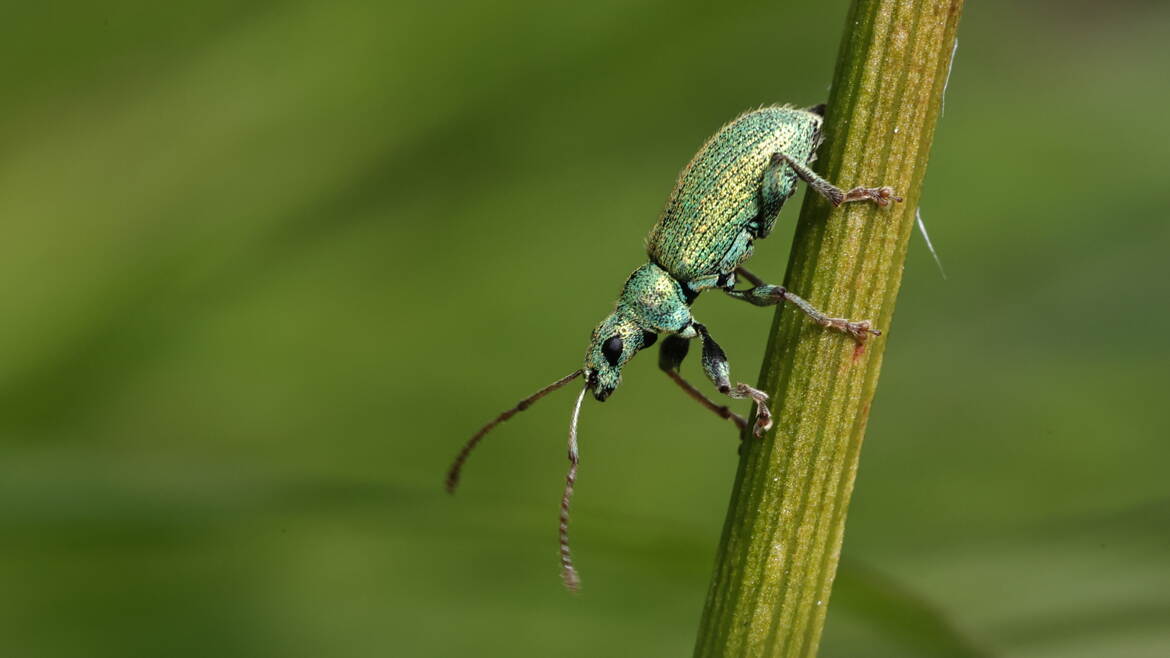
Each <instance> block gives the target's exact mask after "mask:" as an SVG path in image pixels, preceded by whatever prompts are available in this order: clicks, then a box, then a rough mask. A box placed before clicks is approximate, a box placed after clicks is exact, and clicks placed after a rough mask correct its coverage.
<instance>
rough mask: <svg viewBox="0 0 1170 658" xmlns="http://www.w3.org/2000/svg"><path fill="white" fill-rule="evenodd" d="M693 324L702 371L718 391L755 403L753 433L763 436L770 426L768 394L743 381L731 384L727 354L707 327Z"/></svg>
mask: <svg viewBox="0 0 1170 658" xmlns="http://www.w3.org/2000/svg"><path fill="white" fill-rule="evenodd" d="M691 326H693V327H694V328H695V329H696V330H697V331H698V332H699V335H700V336H701V337H702V338H703V371H704V372H706V373H707V378H708V379H710V380H711V383H712V384H715V388H718V389H719V392H720V393H722V394H724V395H727V396H729V397H733V398H736V399H738V400H745V399H749V398H750V399H751V400H752V401H754V402H755V403H756V426H755V428H754V430H753V433H754V434H755V435H756V436H757V437H760V436H763V435H764V432H767V431H768V430H769V429H771V427H772V412H771V411H769V410H768V394H767V393H765V392H763V391H761V390H758V389H755V388H752V387H751V386H748V385H747V384H744V383H742V382H741V383H738V384H736V385H735V386H732V385H731V367H730V366H729V365H727V355H726V354H724V353H723V348H722V347H719V343H716V342H715V339H713V338H711V334H709V333H707V327H704V326H703V325H701V324H699V323H698V322H692V323H691Z"/></svg>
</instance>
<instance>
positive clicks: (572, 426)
mask: <svg viewBox="0 0 1170 658" xmlns="http://www.w3.org/2000/svg"><path fill="white" fill-rule="evenodd" d="M588 390H589V385H588V384H586V385H585V388H582V389H581V394H580V395H578V396H577V404H576V405H574V406H573V418H572V420H570V421H569V472H568V474H566V475H565V493H564V494H562V495H561V577H562V578H564V579H565V587H568V588H569V591H572V592H576V591H577V590H579V589H581V577H580V576H578V575H577V570H576V569H575V568H573V556H572V555H571V554H570V553H569V499H570V498H572V497H573V485H575V484H576V483H577V464H579V463H580V462H581V457H580V455H579V454H578V452H577V419H578V418H580V417H581V401H582V400H584V399H585V392H586V391H588Z"/></svg>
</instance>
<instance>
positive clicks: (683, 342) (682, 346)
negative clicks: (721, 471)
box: [658, 334, 747, 435]
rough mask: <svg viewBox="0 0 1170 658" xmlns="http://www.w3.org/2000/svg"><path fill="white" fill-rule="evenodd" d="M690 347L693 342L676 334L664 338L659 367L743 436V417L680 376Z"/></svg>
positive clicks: (660, 350)
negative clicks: (713, 400) (712, 399)
mask: <svg viewBox="0 0 1170 658" xmlns="http://www.w3.org/2000/svg"><path fill="white" fill-rule="evenodd" d="M690 345H691V342H690V341H689V340H687V339H686V338H683V337H682V336H678V335H675V334H671V335H669V336H667V337H666V338H664V339H663V341H662V345H661V346H660V347H659V348H658V367H659V368H661V369H662V372H665V373H666V375H667V376H668V377H670V378H671V379H672V380H673V381H674V383H676V384H678V385H679V387H680V388H682V390H683V391H684V392H685V393H686V394H687V395H689V396H691V398H692V399H694V400H695V401H696V402H698V403H699V404H701V405H703V406H704V407H706V408H708V409H710V410H711V411H712V412H714V413H715V415H716V416H719V417H720V418H726V419H728V420H730V421H731V422H733V423H735V426H736V427H738V428H739V432H740V434H741V435H742V434H743V431H744V430H745V429H746V428H747V421H746V420H744V417H743V416H740V415H739V414H737V413H735V412H734V411H732V410H731V409H728V408H727V406H726V405H720V404H715V403H714V402H712V401H711V400H710V399H709V398H708V397H707V396H706V395H703V393H702V392H701V391H700V390H699V389H697V388H695V387H694V386H692V385H691V383H690V382H688V381H687V380H685V379H683V378H682V375H680V374H679V372H678V369H679V366H681V365H682V362H683V359H685V358H686V356H687V351H688V350H689V349H690Z"/></svg>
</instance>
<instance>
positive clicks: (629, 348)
mask: <svg viewBox="0 0 1170 658" xmlns="http://www.w3.org/2000/svg"><path fill="white" fill-rule="evenodd" d="M657 338H658V335H657V334H656V333H653V332H650V331H645V330H643V329H642V327H641V325H639V324H638V322H637V321H635V320H634V319H633V318H631V317H629V316H627V315H625V314H624V313H621V312H620V311H614V312H613V313H611V314H610V315H609V317H607V318H605V319H604V320H602V322H601V324H599V325H597V328H596V329H594V330H593V339H592V340H591V341H590V342H589V351H588V352H586V353H585V381H586V385H587V386H588V387H589V390H591V391H593V397H595V398H597V401H598V402H605V399H606V398H608V397H609V396H610V394H611V393H613V392H614V389H616V388H617V387H618V384H621V383H622V366H624V365H626V362H627V361H629V360H630V359H632V358H634V355H635V354H637V352H638V350H640V349H642V348H644V347H649V346H650V344H651V343H653V342H654V341H655V340H656V339H657Z"/></svg>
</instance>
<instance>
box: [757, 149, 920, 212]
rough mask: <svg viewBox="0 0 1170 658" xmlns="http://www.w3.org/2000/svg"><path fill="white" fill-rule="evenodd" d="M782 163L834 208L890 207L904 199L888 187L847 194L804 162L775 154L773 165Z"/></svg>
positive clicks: (852, 190)
mask: <svg viewBox="0 0 1170 658" xmlns="http://www.w3.org/2000/svg"><path fill="white" fill-rule="evenodd" d="M781 162H783V163H785V164H787V165H788V166H789V167H792V170H793V171H795V172H796V175H797V176H799V177H800V180H802V181H804V182H806V183H808V186H809V187H811V188H813V189H814V190H816V191H817V192H819V193H820V194H821V196H823V197H825V198H826V199H828V200H829V203H831V204H833V206H834V207H836V206H839V205H841V204H842V203H849V202H851V201H873V202H874V203H876V204H878V205H879V206H888V205H890V202H891V201H901V200H902V197H900V196H895V195H894V188H892V187H888V186H882V187H855V188H853V189H851V190H849V191H848V192H845V191H843V190H842V189H841V188H839V187H837V186H836V185H833V184H832V183H830V182H829V181H827V180H825V179H824V178H821V177H820V176H819V175H817V173H816V172H815V171H813V170H812V169H810V168H809V166H808V165H806V164H804V163H803V162H797V161H796V160H793V159H792V158H790V157H788V155H787V154H786V153H782V152H779V151H777V152H776V153H773V154H772V162H771V164H773V165H776V164H779V163H781Z"/></svg>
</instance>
